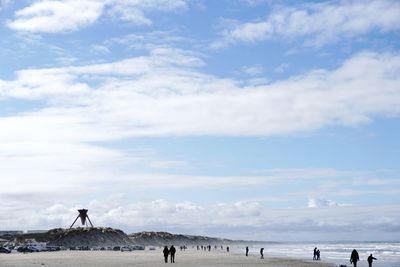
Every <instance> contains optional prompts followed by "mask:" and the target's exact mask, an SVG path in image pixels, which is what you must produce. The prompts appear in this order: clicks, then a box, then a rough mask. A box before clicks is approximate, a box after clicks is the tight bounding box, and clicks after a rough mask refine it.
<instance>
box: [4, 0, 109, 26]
mask: <svg viewBox="0 0 400 267" xmlns="http://www.w3.org/2000/svg"><path fill="white" fill-rule="evenodd" d="M103 7H104V4H102V3H101V1H94V0H78V1H76V0H66V1H49V0H47V1H36V2H34V3H32V5H30V6H28V7H26V8H23V9H21V10H18V11H17V12H16V13H15V16H16V19H15V20H13V21H9V22H8V26H9V27H10V28H12V29H14V30H17V31H27V32H50V33H54V32H63V31H75V30H78V29H79V28H82V27H85V26H88V25H90V24H92V23H94V22H95V21H96V20H97V19H98V18H99V17H100V16H101V14H102V11H103Z"/></svg>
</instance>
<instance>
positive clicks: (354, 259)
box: [313, 247, 377, 267]
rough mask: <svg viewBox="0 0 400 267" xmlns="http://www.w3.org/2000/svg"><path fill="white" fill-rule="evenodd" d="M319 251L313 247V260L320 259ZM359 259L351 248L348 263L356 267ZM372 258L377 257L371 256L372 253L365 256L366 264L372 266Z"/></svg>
mask: <svg viewBox="0 0 400 267" xmlns="http://www.w3.org/2000/svg"><path fill="white" fill-rule="evenodd" d="M320 259H321V258H320V251H319V249H318V248H316V247H315V248H314V257H313V260H320ZM359 260H360V256H359V255H358V252H357V250H355V249H353V251H352V252H351V255H350V263H352V264H353V266H354V267H357V262H358V261H359ZM374 260H377V258H375V257H374V256H372V254H370V255H369V257H368V258H367V262H368V266H369V267H372V263H373V262H374Z"/></svg>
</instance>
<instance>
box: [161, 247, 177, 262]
mask: <svg viewBox="0 0 400 267" xmlns="http://www.w3.org/2000/svg"><path fill="white" fill-rule="evenodd" d="M175 252H176V248H175V247H174V246H173V245H172V246H171V247H170V248H169V249H168V246H165V247H164V250H163V253H164V260H165V263H168V256H171V263H175Z"/></svg>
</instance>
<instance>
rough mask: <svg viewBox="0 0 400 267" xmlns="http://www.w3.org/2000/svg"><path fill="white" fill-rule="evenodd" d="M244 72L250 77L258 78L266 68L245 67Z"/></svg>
mask: <svg viewBox="0 0 400 267" xmlns="http://www.w3.org/2000/svg"><path fill="white" fill-rule="evenodd" d="M242 71H243V72H244V73H245V74H247V75H250V76H258V75H261V74H263V72H264V68H263V67H262V66H261V65H258V64H256V65H252V66H244V67H242Z"/></svg>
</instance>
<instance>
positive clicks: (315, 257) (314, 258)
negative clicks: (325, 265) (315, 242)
mask: <svg viewBox="0 0 400 267" xmlns="http://www.w3.org/2000/svg"><path fill="white" fill-rule="evenodd" d="M312 259H313V260H314V261H315V260H316V259H317V247H315V248H314V257H313V258H312Z"/></svg>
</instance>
